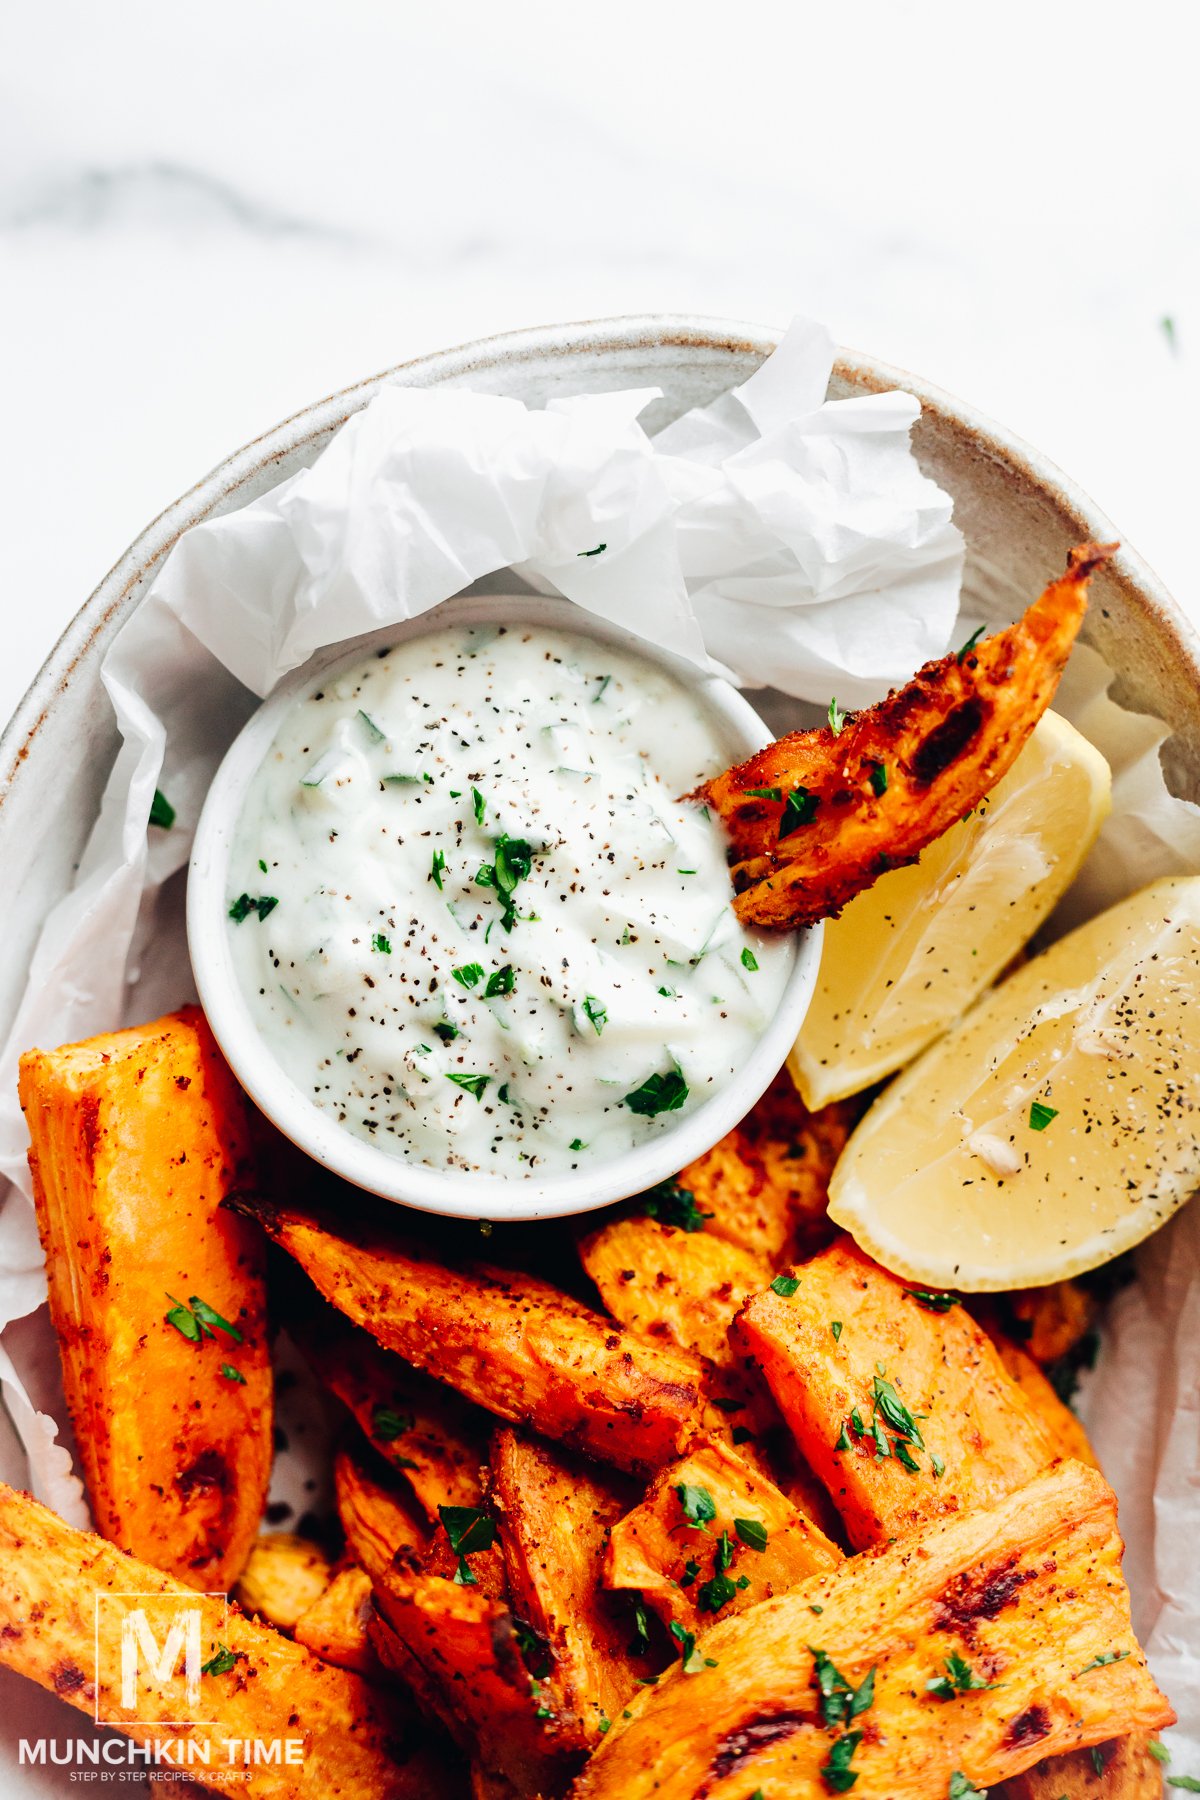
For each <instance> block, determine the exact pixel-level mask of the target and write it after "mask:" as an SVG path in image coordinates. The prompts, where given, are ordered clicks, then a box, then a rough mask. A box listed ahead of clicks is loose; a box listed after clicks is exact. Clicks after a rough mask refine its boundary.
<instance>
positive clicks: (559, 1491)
mask: <svg viewBox="0 0 1200 1800" xmlns="http://www.w3.org/2000/svg"><path fill="white" fill-rule="evenodd" d="M491 1470H492V1501H493V1504H494V1506H495V1508H496V1511H497V1513H498V1516H499V1519H500V1535H501V1543H502V1545H503V1550H504V1563H505V1568H506V1571H507V1575H508V1588H509V1593H510V1595H511V1601H512V1609H513V1612H514V1614H515V1615H516V1617H517V1618H518V1619H520V1620H521V1621H522V1622H523V1623H524V1624H526V1625H529V1626H531V1627H532V1628H533V1630H534V1631H535V1632H536V1633H537V1634H538V1636H539V1638H540V1639H541V1640H542V1641H543V1642H544V1643H545V1644H546V1646H547V1648H548V1652H549V1659H550V1668H549V1672H548V1674H547V1675H546V1676H545V1679H544V1681H543V1683H542V1694H543V1698H544V1701H545V1703H546V1704H548V1705H549V1706H550V1707H551V1708H552V1709H553V1713H554V1727H555V1736H556V1741H557V1742H559V1743H560V1744H562V1745H563V1746H564V1747H565V1748H568V1749H572V1750H588V1749H591V1748H592V1747H593V1746H594V1745H596V1744H598V1743H599V1742H600V1739H601V1736H602V1735H603V1729H604V1720H605V1719H606V1718H608V1719H615V1718H616V1717H617V1716H618V1715H619V1714H620V1712H621V1710H622V1708H623V1707H624V1706H625V1704H626V1702H627V1701H628V1700H629V1698H630V1697H631V1696H632V1695H633V1694H634V1693H636V1691H637V1684H638V1677H639V1676H641V1675H645V1674H647V1673H649V1668H648V1665H646V1663H645V1662H644V1660H638V1659H635V1658H634V1657H632V1656H631V1655H630V1654H629V1642H630V1638H631V1635H632V1627H631V1624H630V1620H629V1617H628V1615H627V1614H626V1615H625V1616H622V1615H621V1614H620V1613H619V1612H618V1610H617V1608H616V1605H615V1603H614V1601H613V1599H612V1596H610V1595H608V1594H606V1593H604V1592H603V1591H602V1588H601V1576H602V1572H603V1562H604V1554H605V1548H606V1545H607V1542H608V1533H609V1531H610V1529H611V1528H612V1527H613V1526H614V1525H615V1524H616V1522H617V1520H618V1519H619V1518H620V1517H621V1515H622V1514H623V1513H624V1512H626V1511H627V1510H628V1508H629V1506H630V1505H631V1503H632V1501H633V1498H634V1491H633V1490H632V1487H631V1485H630V1484H629V1483H627V1482H626V1481H624V1479H621V1478H615V1477H614V1476H612V1475H610V1474H608V1473H606V1472H605V1471H601V1470H599V1469H596V1468H588V1467H587V1466H586V1465H585V1464H583V1463H582V1462H580V1461H579V1460H578V1459H577V1458H574V1457H571V1456H570V1455H569V1454H567V1453H564V1452H563V1451H562V1450H560V1449H558V1448H557V1447H556V1446H554V1445H551V1444H546V1443H543V1442H541V1441H539V1440H537V1439H534V1438H530V1437H526V1436H524V1435H523V1434H522V1433H520V1432H517V1431H511V1430H503V1431H498V1432H497V1433H496V1435H495V1438H494V1439H493V1442H492V1454H491Z"/></svg>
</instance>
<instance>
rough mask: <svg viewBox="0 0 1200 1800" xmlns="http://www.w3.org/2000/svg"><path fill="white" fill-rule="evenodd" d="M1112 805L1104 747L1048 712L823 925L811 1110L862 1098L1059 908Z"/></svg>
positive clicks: (810, 1065)
mask: <svg viewBox="0 0 1200 1800" xmlns="http://www.w3.org/2000/svg"><path fill="white" fill-rule="evenodd" d="M1111 804H1112V777H1111V775H1110V773H1109V767H1108V764H1107V763H1106V762H1105V760H1104V758H1103V757H1102V756H1101V754H1100V752H1099V751H1098V750H1096V749H1094V748H1093V747H1092V745H1091V744H1089V743H1088V741H1087V739H1086V738H1085V737H1082V736H1081V735H1080V733H1079V732H1078V731H1076V730H1075V727H1074V726H1073V725H1068V724H1067V721H1066V720H1065V719H1060V718H1059V717H1058V715H1057V714H1056V713H1046V714H1045V715H1044V717H1043V718H1042V719H1041V720H1040V721H1039V723H1038V726H1037V729H1036V730H1035V731H1034V733H1033V736H1032V737H1031V738H1030V740H1029V742H1028V743H1027V744H1026V746H1025V748H1024V749H1023V750H1022V752H1021V754H1020V756H1018V758H1017V760H1016V762H1015V763H1014V764H1013V766H1012V768H1011V769H1010V770H1009V772H1008V774H1007V775H1006V776H1005V777H1004V779H1003V780H1002V781H999V782H997V784H996V786H995V787H994V788H993V789H992V792H991V793H990V794H989V795H988V797H987V799H986V800H984V801H983V802H982V803H981V804H980V805H979V806H978V807H976V809H975V811H974V812H973V813H972V814H971V815H970V816H969V817H968V818H966V819H962V820H960V822H959V823H958V824H957V825H953V826H951V828H950V830H949V831H947V832H945V833H944V834H943V835H942V836H941V837H940V838H938V839H937V840H936V842H934V843H932V844H931V845H930V846H929V848H928V849H927V850H925V851H924V852H923V853H922V855H921V860H920V861H919V862H916V863H913V865H912V866H911V867H910V868H907V869H894V870H892V872H891V873H890V874H888V875H883V876H881V877H880V879H879V880H878V881H877V882H876V883H875V886H874V887H872V888H868V889H867V891H866V893H864V894H860V895H859V896H858V898H857V899H855V900H852V901H851V902H850V904H849V905H848V906H847V907H846V909H845V911H844V912H843V913H842V916H841V918H840V919H829V920H827V921H826V924H825V943H824V948H823V950H822V952H821V968H820V972H819V974H818V977H817V987H816V991H815V993H814V994H813V999H812V1004H811V1006H810V1007H809V1009H808V1013H807V1016H806V1017H805V1020H804V1025H803V1027H802V1028H801V1031H800V1036H799V1037H798V1039H797V1040H796V1046H795V1049H794V1050H793V1051H792V1054H791V1057H790V1058H789V1067H790V1068H791V1071H792V1078H793V1080H794V1081H795V1083H796V1085H797V1087H798V1088H799V1089H800V1093H801V1096H802V1098H803V1100H804V1103H805V1105H806V1106H808V1107H809V1108H811V1109H812V1110H814V1111H815V1110H816V1108H817V1107H820V1106H825V1105H827V1104H828V1103H829V1102H830V1101H831V1100H844V1099H845V1098H846V1096H847V1095H848V1094H857V1093H860V1092H861V1091H862V1089H863V1088H865V1087H869V1086H870V1085H871V1083H872V1082H874V1081H879V1080H880V1079H882V1077H883V1076H885V1075H891V1074H893V1073H894V1072H895V1070H897V1069H900V1068H903V1066H904V1064H905V1063H907V1062H911V1061H912V1059H913V1057H914V1056H916V1055H918V1054H919V1052H920V1051H922V1050H923V1049H924V1048H925V1046H926V1045H927V1044H930V1043H932V1042H933V1040H934V1038H935V1037H938V1036H940V1034H941V1033H942V1032H943V1031H945V1030H946V1029H947V1028H948V1027H949V1026H950V1025H952V1024H953V1023H954V1021H955V1019H957V1018H958V1017H959V1016H960V1015H961V1014H962V1013H963V1012H964V1011H965V1010H966V1008H967V1007H968V1006H969V1005H970V1004H971V1002H972V1001H973V1000H974V999H975V997H976V996H977V995H978V994H980V993H982V992H983V990H984V988H986V987H988V986H989V985H990V984H991V982H992V981H993V980H994V979H995V977H996V976H997V975H998V974H999V972H1000V970H1001V969H1002V968H1003V967H1004V965H1005V964H1006V963H1007V962H1009V961H1010V960H1011V959H1012V957H1013V956H1014V955H1015V954H1016V952H1017V951H1018V950H1019V949H1020V948H1021V946H1022V945H1023V944H1025V943H1026V942H1027V941H1028V940H1029V939H1030V938H1031V937H1032V936H1033V934H1034V932H1035V931H1036V930H1037V928H1038V926H1039V925H1040V924H1041V923H1042V921H1043V919H1044V918H1045V917H1046V916H1047V914H1048V913H1049V912H1050V911H1051V910H1052V908H1053V907H1054V906H1055V904H1056V903H1057V901H1058V900H1059V898H1060V897H1061V895H1062V894H1063V892H1064V890H1065V889H1066V888H1067V886H1068V885H1069V883H1070V882H1071V881H1072V880H1073V879H1074V877H1075V875H1076V873H1077V872H1078V869H1079V866H1080V864H1081V863H1082V862H1083V859H1084V857H1085V856H1086V855H1087V853H1088V851H1089V850H1090V849H1091V847H1092V844H1093V843H1094V842H1095V839H1096V834H1097V832H1098V831H1099V830H1100V827H1101V825H1102V824H1103V823H1104V820H1105V818H1106V817H1107V815H1108V812H1109V808H1110V806H1111Z"/></svg>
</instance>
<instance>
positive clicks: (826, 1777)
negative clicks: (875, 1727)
mask: <svg viewBox="0 0 1200 1800" xmlns="http://www.w3.org/2000/svg"><path fill="white" fill-rule="evenodd" d="M861 1743H862V1732H861V1731H844V1732H843V1733H842V1735H841V1737H839V1738H835V1739H834V1740H833V1743H832V1744H831V1745H830V1746H829V1755H828V1756H827V1757H826V1758H825V1761H824V1762H823V1763H822V1764H821V1780H822V1781H823V1782H824V1783H825V1786H826V1787H827V1788H828V1789H829V1791H830V1793H831V1794H847V1793H849V1791H850V1789H851V1788H852V1787H853V1786H854V1784H855V1782H856V1781H857V1780H858V1772H857V1770H855V1769H852V1768H851V1767H850V1764H851V1762H852V1761H853V1758H854V1752H855V1751H856V1750H857V1749H858V1746H859V1745H860V1744H861Z"/></svg>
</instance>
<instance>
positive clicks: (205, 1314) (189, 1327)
mask: <svg viewBox="0 0 1200 1800" xmlns="http://www.w3.org/2000/svg"><path fill="white" fill-rule="evenodd" d="M167 1299H168V1300H171V1301H173V1302H174V1304H173V1305H172V1307H171V1309H170V1311H169V1312H166V1313H164V1314H163V1318H164V1319H165V1321H166V1323H167V1324H168V1325H173V1326H174V1327H175V1329H176V1331H178V1332H179V1333H180V1334H181V1335H182V1336H183V1337H185V1338H186V1339H187V1341H188V1343H189V1344H198V1343H199V1342H200V1340H201V1339H202V1338H210V1337H214V1336H215V1335H216V1333H217V1332H218V1331H223V1332H224V1333H225V1335H226V1337H229V1338H232V1339H233V1341H234V1343H235V1344H240V1343H242V1342H244V1339H243V1337H242V1334H241V1332H240V1331H239V1330H238V1328H237V1326H236V1325H231V1324H230V1323H229V1320H228V1319H223V1318H222V1317H221V1315H220V1313H219V1312H216V1311H215V1310H214V1309H213V1308H212V1307H211V1306H210V1305H209V1304H208V1302H207V1301H206V1300H201V1298H200V1296H199V1295H198V1294H189V1295H188V1303H187V1305H186V1306H185V1305H184V1304H183V1301H182V1300H176V1299H175V1296H174V1294H168V1295H167Z"/></svg>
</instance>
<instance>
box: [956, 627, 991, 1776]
mask: <svg viewBox="0 0 1200 1800" xmlns="http://www.w3.org/2000/svg"><path fill="white" fill-rule="evenodd" d="M986 630H987V626H986V625H979V626H977V627H976V629H975V630H974V631H973V632H972V633H971V635H970V637H969V638H968V639H967V641H966V643H965V644H964V645H963V647H962V649H961V650H960V651H959V652H958V655H957V658H956V660H957V662H958V663H959V664H960V665H961V664H962V663H964V662H965V661H966V660H967V658H968V656H970V654H971V652H972V650H973V649H974V648H975V646H976V644H977V643H978V642H979V640H980V638H981V637H982V636H983V634H984V632H985V631H986ZM971 1791H972V1792H974V1789H972V1790H971Z"/></svg>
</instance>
